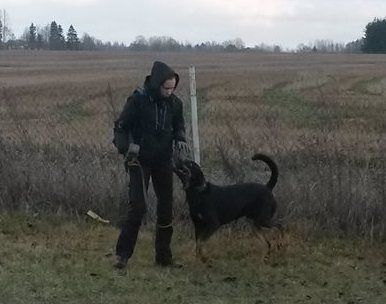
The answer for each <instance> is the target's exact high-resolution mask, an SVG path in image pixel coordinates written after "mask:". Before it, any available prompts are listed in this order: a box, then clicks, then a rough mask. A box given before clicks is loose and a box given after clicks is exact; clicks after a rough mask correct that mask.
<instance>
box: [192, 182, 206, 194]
mask: <svg viewBox="0 0 386 304" xmlns="http://www.w3.org/2000/svg"><path fill="white" fill-rule="evenodd" d="M207 188H208V183H207V182H204V183H203V184H202V185H201V186H197V187H194V190H196V191H197V192H198V193H200V192H204V191H205V190H206V189H207Z"/></svg>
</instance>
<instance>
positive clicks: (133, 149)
mask: <svg viewBox="0 0 386 304" xmlns="http://www.w3.org/2000/svg"><path fill="white" fill-rule="evenodd" d="M138 155H139V145H136V144H133V143H130V145H129V149H128V150H127V152H126V154H125V160H124V166H125V170H126V172H127V171H128V169H129V162H131V161H134V160H136V159H137V158H138Z"/></svg>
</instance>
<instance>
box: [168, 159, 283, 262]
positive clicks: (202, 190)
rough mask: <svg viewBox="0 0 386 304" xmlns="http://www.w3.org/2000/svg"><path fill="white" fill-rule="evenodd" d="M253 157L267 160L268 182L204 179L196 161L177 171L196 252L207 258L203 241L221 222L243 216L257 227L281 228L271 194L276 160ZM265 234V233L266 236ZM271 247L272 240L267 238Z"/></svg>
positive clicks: (184, 165)
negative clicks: (226, 182) (228, 182)
mask: <svg viewBox="0 0 386 304" xmlns="http://www.w3.org/2000/svg"><path fill="white" fill-rule="evenodd" d="M252 160H261V161H263V162H265V163H266V164H267V165H268V167H269V168H270V170H271V177H270V179H269V181H268V183H267V184H266V185H263V184H258V183H243V184H236V185H229V186H217V185H214V184H212V183H209V182H207V181H206V180H205V177H204V174H203V172H202V170H201V168H200V166H199V165H198V164H196V163H195V162H193V161H180V162H179V163H177V164H176V166H175V173H176V174H177V176H178V177H179V179H180V180H181V182H182V184H183V188H184V190H185V192H186V199H187V202H188V205H189V211H190V216H191V218H192V220H193V223H194V227H195V237H196V255H197V257H199V258H201V259H202V260H205V257H204V256H203V253H202V241H206V240H207V239H208V238H209V237H210V236H211V235H212V234H213V233H214V232H215V231H216V230H217V229H218V228H219V227H220V226H221V225H224V224H226V223H229V222H231V221H234V220H236V219H238V218H241V217H247V218H249V219H251V220H252V221H253V224H254V226H255V227H256V228H258V229H261V228H263V227H264V228H272V227H274V226H276V227H278V228H280V225H279V224H277V223H274V222H273V219H274V215H275V213H276V205H277V203H276V200H275V198H274V196H273V194H272V189H273V188H274V187H275V185H276V183H277V179H278V175H279V171H278V168H277V165H276V163H275V162H274V161H273V160H272V159H271V158H269V157H268V156H266V155H263V154H256V155H254V156H253V157H252ZM263 237H264V236H263ZM264 239H265V241H266V242H267V245H268V251H269V249H270V242H269V241H268V240H267V239H266V238H265V237H264Z"/></svg>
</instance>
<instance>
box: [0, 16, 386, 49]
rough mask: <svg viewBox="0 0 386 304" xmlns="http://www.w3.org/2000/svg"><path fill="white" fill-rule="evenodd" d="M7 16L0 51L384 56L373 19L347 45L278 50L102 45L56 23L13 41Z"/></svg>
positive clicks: (383, 31) (384, 36)
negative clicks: (360, 35) (370, 54)
mask: <svg viewBox="0 0 386 304" xmlns="http://www.w3.org/2000/svg"><path fill="white" fill-rule="evenodd" d="M8 23H9V16H8V14H7V13H6V11H5V10H0V48H3V49H49V50H73V51H75V50H104V49H115V50H131V51H192V50H196V51H209V52H249V51H250V52H260V53H281V52H298V53H361V52H364V53H386V19H379V18H375V19H374V20H373V21H372V22H370V23H368V24H367V26H366V28H365V36H364V37H362V38H360V39H357V40H355V41H352V42H349V43H346V44H344V43H336V42H333V41H332V40H315V41H314V42H312V43H308V44H299V45H298V46H297V47H296V49H284V50H283V49H282V47H281V46H279V45H268V44H264V43H261V44H260V45H255V46H254V47H246V46H245V43H244V42H243V40H242V39H241V38H236V39H231V40H226V41H223V42H221V43H220V42H217V41H206V42H202V43H198V44H195V45H192V44H191V43H189V42H186V43H181V42H179V41H177V40H175V39H174V38H172V37H167V36H161V37H159V36H154V37H150V38H148V39H146V38H145V37H144V36H137V37H136V38H135V40H134V41H133V42H132V43H130V44H129V45H125V44H124V43H119V42H114V43H111V42H102V40H100V39H97V38H95V37H93V36H91V35H89V34H87V33H84V34H83V35H82V37H80V38H79V37H78V33H77V31H76V29H75V27H74V26H73V25H72V24H71V25H70V26H69V28H68V29H67V31H66V33H64V31H63V27H62V26H61V25H60V24H58V23H57V22H56V21H52V22H51V23H50V24H48V25H46V26H44V27H39V26H36V25H35V24H34V23H31V25H30V26H28V27H26V29H25V31H24V33H23V34H22V35H21V37H19V38H18V39H16V37H15V35H14V34H13V33H12V31H11V29H10V28H9V26H8Z"/></svg>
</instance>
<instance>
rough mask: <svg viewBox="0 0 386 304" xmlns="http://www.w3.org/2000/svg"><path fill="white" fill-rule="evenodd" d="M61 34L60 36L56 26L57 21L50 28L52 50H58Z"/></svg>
mask: <svg viewBox="0 0 386 304" xmlns="http://www.w3.org/2000/svg"><path fill="white" fill-rule="evenodd" d="M58 39H59V34H58V25H57V24H56V22H55V21H52V22H51V27H50V37H49V40H48V41H49V45H50V49H51V50H57V49H58V46H59V43H58Z"/></svg>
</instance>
